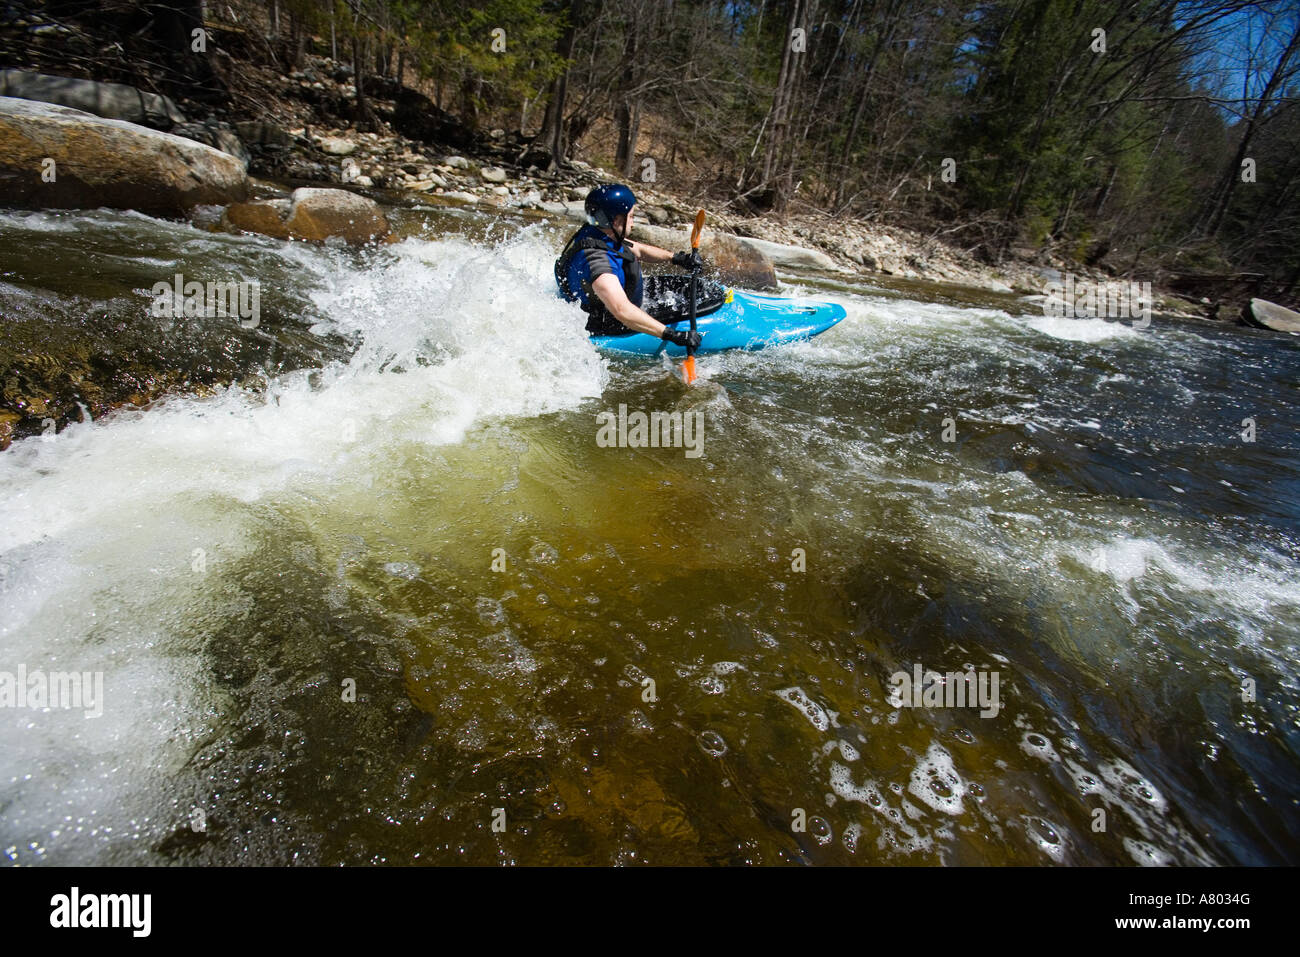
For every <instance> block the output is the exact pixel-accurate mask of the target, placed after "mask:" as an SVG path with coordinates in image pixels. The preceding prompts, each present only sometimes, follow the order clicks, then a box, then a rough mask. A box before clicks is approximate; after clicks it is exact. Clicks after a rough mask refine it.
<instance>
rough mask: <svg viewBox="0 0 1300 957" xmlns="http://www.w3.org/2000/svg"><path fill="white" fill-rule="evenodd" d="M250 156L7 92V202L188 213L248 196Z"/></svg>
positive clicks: (0, 174)
mask: <svg viewBox="0 0 1300 957" xmlns="http://www.w3.org/2000/svg"><path fill="white" fill-rule="evenodd" d="M247 191H248V175H247V172H246V167H245V165H244V163H243V162H242V161H241V160H239V159H238V158H236V157H234V156H231V155H230V154H228V153H223V152H222V151H220V150H217V149H213V148H212V147H210V146H205V145H204V144H202V143H197V142H195V141H194V140H189V139H184V138H183V137H180V136H173V135H171V134H169V133H161V132H159V131H157V130H151V129H149V128H147V127H144V126H139V125H137V124H135V123H126V122H123V121H121V120H110V119H104V118H102V117H99V116H94V115H92V114H90V113H85V112H82V111H80V110H74V109H70V108H68V107H64V106H56V105H54V104H50V103H38V102H35V101H32V100H22V99H15V98H12V97H0V202H2V203H4V204H5V205H8V206H17V207H20V208H26V209H87V208H89V209H93V208H96V207H100V206H107V207H110V208H113V209H136V210H139V211H140V212H144V213H150V214H153V215H160V216H172V215H183V214H184V213H185V212H186V211H187V210H189V209H190V208H192V207H194V206H197V205H200V204H216V205H226V204H228V203H231V202H236V201H238V200H241V199H243V198H244V196H245V195H247Z"/></svg>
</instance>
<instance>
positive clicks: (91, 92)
mask: <svg viewBox="0 0 1300 957" xmlns="http://www.w3.org/2000/svg"><path fill="white" fill-rule="evenodd" d="M0 96H12V97H16V98H18V99H22V100H36V101H38V102H41V103H54V104H56V105H58V106H66V107H69V108H71V109H74V110H81V111H82V112H84V113H93V114H94V115H95V116H102V117H104V118H105V119H110V120H123V121H125V122H127V123H139V124H140V125H141V126H150V127H153V128H154V129H159V130H170V129H171V128H172V126H174V125H175V124H177V123H184V122H185V114H184V113H182V112H181V111H180V108H179V107H177V106H176V104H175V103H173V102H172V101H171V99H169V98H168V97H165V96H162V95H160V94H158V93H145V92H144V91H143V90H137V89H136V88H135V87H133V86H127V85H126V84H125V83H100V82H98V81H96V80H78V79H75V78H73V77H68V76H51V75H50V74H48V73H32V72H29V71H27V70H0Z"/></svg>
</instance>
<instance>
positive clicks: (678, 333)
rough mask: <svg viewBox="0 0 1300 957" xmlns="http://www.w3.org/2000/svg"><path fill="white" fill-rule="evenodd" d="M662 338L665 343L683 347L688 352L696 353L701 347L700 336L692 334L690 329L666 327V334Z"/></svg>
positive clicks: (695, 333)
mask: <svg viewBox="0 0 1300 957" xmlns="http://www.w3.org/2000/svg"><path fill="white" fill-rule="evenodd" d="M660 338H661V339H663V340H664V342H671V343H672V344H673V345H675V346H681V347H682V348H683V349H685V350H686V351H687V352H694V351H695V350H696V349H698V348H699V347H700V334H699V333H698V332H691V331H690V330H689V329H674V328H673V327H672V326H664V334H663V335H662V336H661V337H660Z"/></svg>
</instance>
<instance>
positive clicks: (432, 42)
mask: <svg viewBox="0 0 1300 957" xmlns="http://www.w3.org/2000/svg"><path fill="white" fill-rule="evenodd" d="M27 6H28V7H33V8H39V9H40V11H41V12H42V13H43V14H44V15H47V16H50V17H52V18H54V19H55V20H56V21H58V20H65V21H67V22H75V23H78V24H80V26H81V28H82V29H85V30H89V31H91V32H92V33H93V35H94V36H95V37H96V39H98V40H100V41H102V43H101V44H100V46H99V48H98V49H97V50H94V51H87V52H86V54H85V60H86V62H87V65H86V68H85V72H87V73H95V74H96V75H95V77H94V78H96V79H118V78H120V79H123V80H125V81H128V82H133V83H135V84H136V85H139V86H141V87H143V88H147V89H153V90H156V91H158V92H163V93H183V94H185V95H186V96H188V97H189V98H191V99H193V98H199V99H204V98H206V100H207V101H208V102H210V103H211V104H212V106H213V108H214V109H223V108H225V109H229V108H231V107H232V105H233V106H234V107H236V108H237V109H236V112H243V113H245V114H251V113H255V112H256V109H257V104H256V103H253V102H246V103H243V104H242V105H241V104H238V103H237V102H235V101H234V98H233V91H235V90H236V89H237V88H238V85H239V83H238V76H239V73H240V69H241V64H240V63H239V62H238V56H237V57H236V58H235V59H234V60H232V59H230V58H229V57H228V56H227V57H226V59H224V60H223V59H221V58H220V57H217V56H207V57H196V56H194V55H192V51H191V50H190V49H189V47H188V46H187V45H186V43H185V38H186V37H188V36H189V35H190V33H191V32H192V28H197V26H198V25H200V24H202V25H203V26H205V27H221V28H222V29H224V30H225V31H226V33H225V34H223V35H226V36H229V35H233V34H242V35H244V36H245V37H246V38H247V42H246V43H245V45H244V49H243V50H242V51H239V52H242V55H243V56H245V57H250V58H260V59H262V60H270V61H273V62H275V63H276V64H277V65H278V66H279V67H280V68H281V69H283V70H285V71H289V70H292V69H294V68H295V66H298V65H301V63H302V61H303V58H304V56H305V55H306V54H307V53H309V52H310V53H313V54H315V55H324V56H330V57H332V58H333V59H334V60H336V61H340V62H342V63H344V64H347V65H348V66H350V67H352V76H353V77H354V84H355V88H356V94H357V95H356V97H355V100H354V103H355V116H354V117H353V118H352V120H353V121H354V122H355V124H356V126H357V127H358V128H360V129H365V128H367V127H368V126H370V125H372V124H373V123H374V122H375V119H374V116H373V113H372V112H371V111H370V109H369V105H368V101H367V97H366V90H367V87H368V86H369V87H372V88H374V87H380V88H382V87H384V86H385V85H392V84H394V83H395V84H396V85H397V86H398V87H399V88H410V89H414V90H419V91H421V92H423V93H425V94H426V95H427V96H428V98H429V99H430V100H431V101H432V102H433V103H434V104H436V107H437V108H438V110H439V111H446V113H448V114H450V115H451V116H452V117H454V118H455V120H456V121H457V122H458V123H459V124H461V125H463V127H465V128H468V129H469V130H471V131H478V130H483V131H486V130H489V129H501V130H506V131H509V132H510V134H511V135H512V136H513V137H514V138H515V141H516V142H518V143H520V144H521V148H520V156H521V157H523V156H525V155H526V156H527V157H528V158H529V159H530V161H539V162H540V163H541V165H543V166H545V167H549V168H550V169H551V170H555V169H561V168H563V167H564V166H565V165H566V164H567V163H568V162H570V161H571V160H572V159H573V158H574V157H583V158H585V159H586V160H588V161H590V162H592V163H593V164H596V165H600V166H603V167H605V168H606V169H608V170H610V171H613V172H616V173H618V174H619V175H621V176H623V177H624V178H625V179H627V180H628V181H630V182H634V183H635V182H636V181H638V180H643V181H654V182H655V183H656V184H657V185H658V186H660V187H663V188H666V189H670V190H672V191H674V192H675V193H677V194H679V195H690V196H693V197H697V198H698V199H701V200H702V199H704V198H706V197H707V198H708V199H709V200H710V201H712V202H715V203H725V204H727V205H728V206H729V208H731V209H732V210H736V211H738V212H742V213H746V214H749V213H752V214H763V213H770V214H775V215H777V216H780V215H783V214H784V213H785V212H786V211H789V210H815V211H819V212H822V213H824V214H826V215H827V216H829V217H831V218H832V220H836V219H850V218H851V219H853V220H857V221H860V222H869V223H870V222H875V223H884V224H896V225H901V226H906V227H909V228H914V229H920V230H923V231H925V232H927V233H929V234H931V235H933V236H935V237H937V238H940V239H942V240H944V241H946V242H949V243H952V244H954V245H958V246H961V247H964V248H965V249H967V250H969V251H971V252H972V253H974V254H975V255H976V256H978V257H979V258H980V259H982V260H984V261H986V262H990V263H995V262H998V261H1000V260H1001V259H1003V258H1004V257H1007V256H1010V255H1020V256H1030V255H1033V254H1034V253H1036V252H1039V251H1044V250H1046V251H1050V252H1051V253H1053V254H1054V255H1057V256H1063V257H1065V258H1067V259H1071V260H1074V261H1077V262H1081V263H1084V264H1086V265H1090V266H1092V265H1100V266H1101V267H1103V268H1106V269H1108V270H1110V271H1112V272H1114V273H1117V274H1126V275H1134V274H1139V273H1144V272H1151V271H1153V270H1156V271H1160V272H1162V273H1164V274H1170V273H1193V274H1196V273H1200V274H1225V275H1226V274H1232V273H1254V274H1259V275H1260V276H1262V277H1266V278H1267V280H1268V281H1269V285H1270V286H1271V287H1273V289H1274V293H1275V294H1278V295H1283V294H1289V293H1290V292H1291V291H1292V289H1293V288H1294V286H1295V284H1296V282H1297V279H1298V278H1300V244H1298V243H1297V242H1296V239H1297V237H1298V236H1300V229H1298V227H1300V113H1297V112H1296V111H1295V110H1294V109H1293V107H1294V106H1295V104H1296V101H1297V97H1298V96H1300V7H1298V6H1297V5H1296V4H1295V3H1293V2H1273V0H1124V2H1115V0H993V2H991V0H948V2H927V0H758V2H745V0H739V2H717V0H701V2H682V0H624V2H620V3H608V2H604V0H489V2H485V3H463V2H449V0H272V2H271V3H269V4H261V3H250V2H239V0H231V2H225V3H223V2H209V3H206V4H205V3H181V4H165V5H163V4H154V3H148V2H127V0H109V2H106V3H104V2H90V0H51V2H48V3H36V4H32V3H28V4H27ZM23 7H24V4H23V3H21V2H19V3H13V2H11V3H10V4H9V7H8V10H9V13H8V16H9V17H11V18H12V17H13V16H15V15H17V13H20V12H21V10H22V8H23ZM228 46H229V44H228ZM108 51H111V52H112V54H113V55H112V56H109V55H108ZM77 59H78V57H77V55H76V52H75V50H73V49H71V48H70V49H69V50H68V64H69V65H71V66H75V65H76V62H77ZM90 61H94V65H93V66H91V65H90ZM106 68H108V69H107V72H109V73H115V74H116V75H115V76H106V75H104V74H105V72H106ZM245 99H246V100H247V99H248V98H247V97H245Z"/></svg>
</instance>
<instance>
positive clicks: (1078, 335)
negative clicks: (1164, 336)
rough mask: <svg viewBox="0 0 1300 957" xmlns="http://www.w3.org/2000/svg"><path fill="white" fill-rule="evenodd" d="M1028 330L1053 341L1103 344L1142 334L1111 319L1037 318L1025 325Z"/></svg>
mask: <svg viewBox="0 0 1300 957" xmlns="http://www.w3.org/2000/svg"><path fill="white" fill-rule="evenodd" d="M1025 325H1027V326H1028V327H1029V328H1031V329H1035V330H1037V331H1038V332H1041V333H1042V334H1043V335H1045V336H1051V337H1052V338H1053V339H1064V340H1066V341H1068V342H1104V341H1106V340H1107V339H1132V338H1136V337H1138V336H1140V335H1141V334H1142V333H1141V332H1139V331H1137V330H1135V329H1134V328H1133V327H1132V326H1128V325H1125V324H1124V323H1122V322H1118V321H1116V320H1113V319H1070V318H1065V317H1061V316H1039V317H1038V318H1036V319H1030V320H1029V321H1028V322H1026V323H1025Z"/></svg>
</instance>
